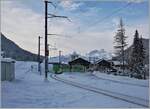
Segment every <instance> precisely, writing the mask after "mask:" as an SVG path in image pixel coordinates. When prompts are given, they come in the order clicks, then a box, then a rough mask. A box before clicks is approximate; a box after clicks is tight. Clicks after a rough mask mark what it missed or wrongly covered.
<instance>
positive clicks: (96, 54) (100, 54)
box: [49, 49, 112, 64]
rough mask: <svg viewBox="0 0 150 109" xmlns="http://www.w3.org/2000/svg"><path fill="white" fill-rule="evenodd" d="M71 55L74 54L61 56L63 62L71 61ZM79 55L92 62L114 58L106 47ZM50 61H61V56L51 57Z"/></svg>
mask: <svg viewBox="0 0 150 109" xmlns="http://www.w3.org/2000/svg"><path fill="white" fill-rule="evenodd" d="M71 55H72V54H68V55H63V56H61V57H60V60H61V62H62V63H66V64H67V63H68V62H69V61H71V60H72V59H71V58H72V57H71ZM78 57H81V58H83V59H85V60H88V61H90V62H94V61H97V60H99V59H106V60H109V59H112V54H111V53H108V52H106V51H105V50H104V49H101V50H92V51H91V52H89V53H87V54H86V55H85V56H82V55H79V56H78ZM49 62H52V63H53V62H59V56H56V57H51V58H49Z"/></svg>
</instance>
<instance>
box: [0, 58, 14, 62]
mask: <svg viewBox="0 0 150 109" xmlns="http://www.w3.org/2000/svg"><path fill="white" fill-rule="evenodd" d="M1 61H2V62H15V60H14V59H12V58H1Z"/></svg>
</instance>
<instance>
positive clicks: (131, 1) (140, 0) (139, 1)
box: [127, 0, 146, 3]
mask: <svg viewBox="0 0 150 109" xmlns="http://www.w3.org/2000/svg"><path fill="white" fill-rule="evenodd" d="M127 1H128V2H130V3H142V2H145V1H146V0H127Z"/></svg>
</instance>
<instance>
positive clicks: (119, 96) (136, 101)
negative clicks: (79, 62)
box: [50, 74, 149, 107]
mask: <svg viewBox="0 0 150 109" xmlns="http://www.w3.org/2000/svg"><path fill="white" fill-rule="evenodd" d="M50 77H51V78H53V79H55V80H57V81H61V82H63V83H65V84H68V85H71V86H74V87H78V88H81V89H84V90H88V91H91V92H94V93H98V94H102V95H105V96H109V97H112V98H115V99H118V100H122V101H125V102H128V103H132V104H135V105H138V106H141V107H149V106H148V105H149V101H148V100H145V99H142V98H138V97H133V96H129V95H124V94H120V93H116V92H111V91H108V90H104V89H100V88H95V87H91V86H88V85H83V84H80V83H78V82H73V81H70V80H67V79H63V78H60V77H58V76H56V74H51V75H50Z"/></svg>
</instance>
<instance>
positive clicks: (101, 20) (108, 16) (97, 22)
mask: <svg viewBox="0 0 150 109" xmlns="http://www.w3.org/2000/svg"><path fill="white" fill-rule="evenodd" d="M131 4H132V3H131V2H129V3H127V4H126V5H125V6H123V7H121V8H119V9H117V10H114V11H113V12H112V13H111V14H109V15H107V16H105V17H103V18H102V19H100V20H98V21H96V22H94V23H93V24H91V25H88V27H89V28H91V27H92V26H95V24H99V23H101V22H103V21H105V20H106V19H109V18H110V17H112V16H113V15H115V14H117V13H118V12H120V11H122V10H124V9H125V8H127V7H128V6H129V5H131ZM89 28H86V30H87V29H89ZM84 31H85V30H84ZM80 32H81V30H80ZM82 32H83V30H82Z"/></svg>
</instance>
